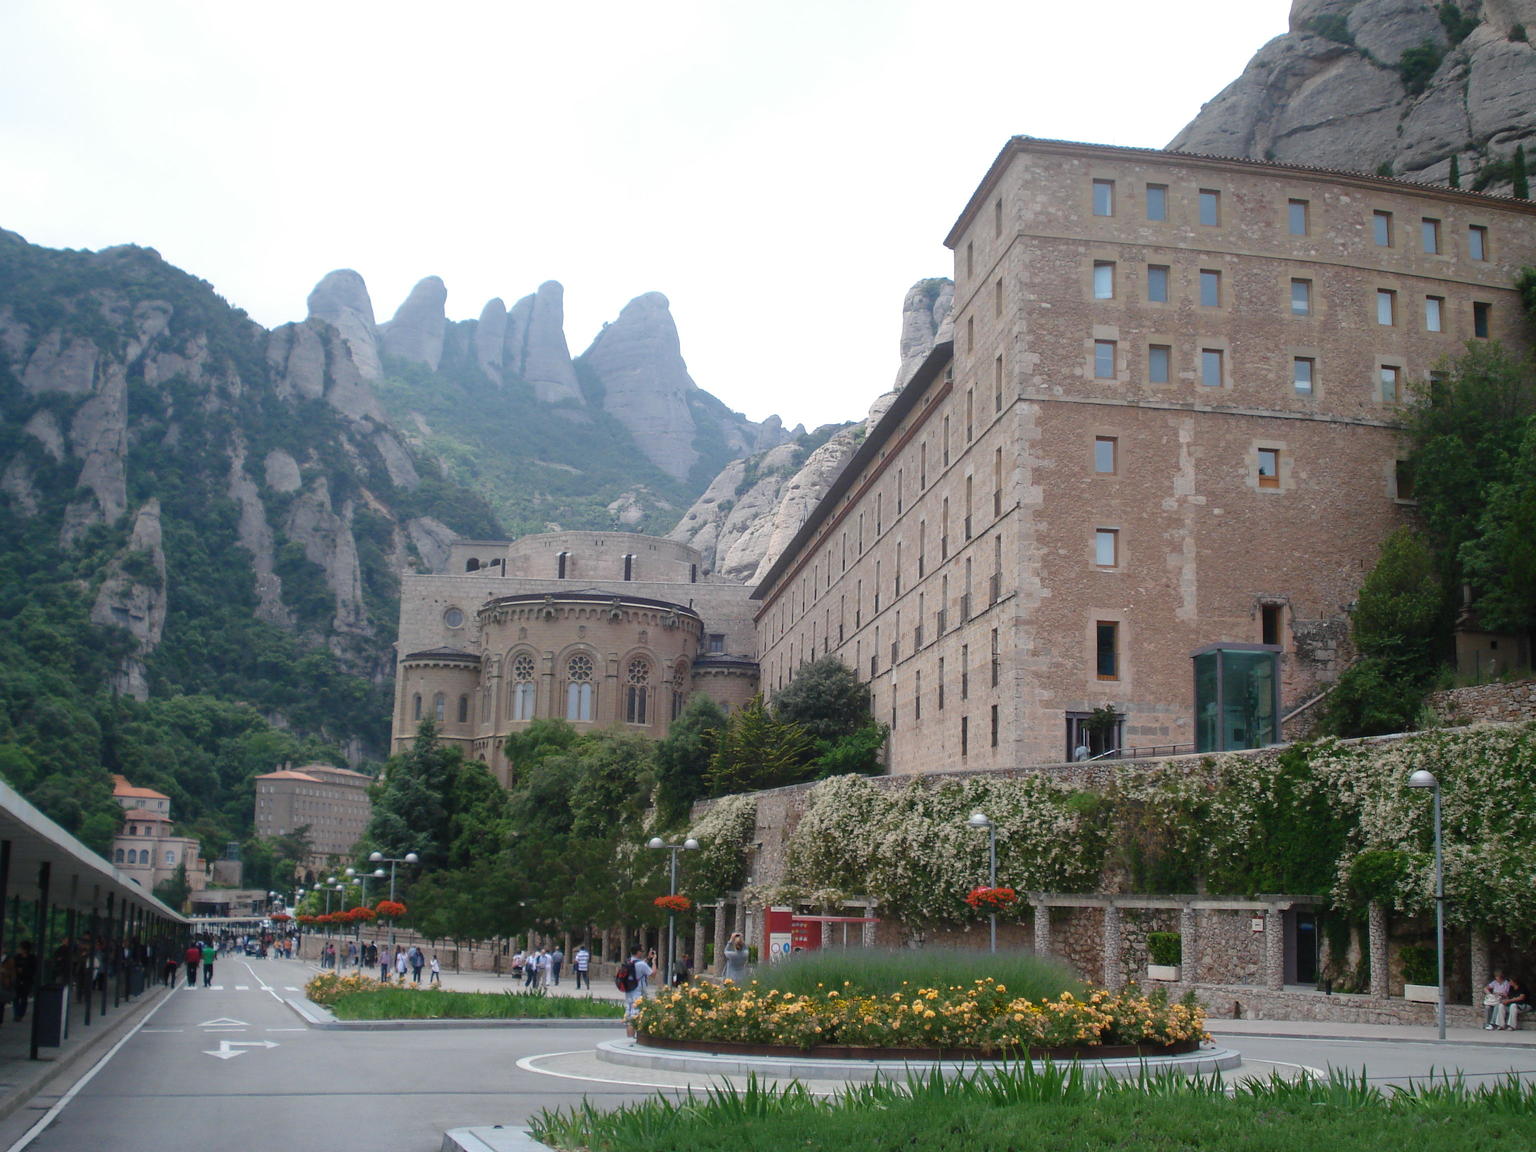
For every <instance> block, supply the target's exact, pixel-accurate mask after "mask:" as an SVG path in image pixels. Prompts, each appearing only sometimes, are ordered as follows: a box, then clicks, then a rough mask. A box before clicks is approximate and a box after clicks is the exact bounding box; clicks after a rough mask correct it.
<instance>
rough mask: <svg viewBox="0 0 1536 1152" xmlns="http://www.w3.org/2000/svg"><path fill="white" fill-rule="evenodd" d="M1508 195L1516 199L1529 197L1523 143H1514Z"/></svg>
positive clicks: (1529, 189) (1528, 181)
mask: <svg viewBox="0 0 1536 1152" xmlns="http://www.w3.org/2000/svg"><path fill="white" fill-rule="evenodd" d="M1510 183H1511V185H1512V187H1511V188H1510V195H1511V196H1513V197H1514V198H1515V199H1517V200H1529V199H1530V198H1531V182H1530V177H1529V176H1528V175H1527V173H1526V170H1525V145H1524V144H1517V145H1515V158H1514V161H1513V163H1512V164H1511V165H1510Z"/></svg>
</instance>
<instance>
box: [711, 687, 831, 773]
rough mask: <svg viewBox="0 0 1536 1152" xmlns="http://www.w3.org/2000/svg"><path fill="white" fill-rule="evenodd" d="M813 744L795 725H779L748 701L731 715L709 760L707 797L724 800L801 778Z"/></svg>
mask: <svg viewBox="0 0 1536 1152" xmlns="http://www.w3.org/2000/svg"><path fill="white" fill-rule="evenodd" d="M815 757H816V742H815V740H813V739H812V738H811V735H810V733H808V732H807V731H806V730H805V729H804V728H802V727H800V725H798V724H795V723H792V722H788V721H784V720H780V719H779V718H778V717H777V716H775V715H773V714H772V713H771V712H769V711H768V709H767V708H766V707H765V706H764V704H763V698H762V697H761V696H754V697H752V699H751V700H750V701H749V702H748V703H747V704H746V705H744V706H743V707H741V708H739V709H737V710H736V711H735V712H733V713H731V717H730V720H729V721H728V722H727V723H726V726H725V729H724V731H722V732H721V734H720V737H719V739H718V741H717V742H716V744H715V751H714V753H713V755H711V756H710V758H709V778H708V779H709V793H710V795H711V796H727V795H730V794H732V793H736V792H755V791H757V790H759V789H762V788H777V787H780V786H781V785H784V784H793V783H795V782H796V781H798V780H803V779H806V778H807V777H806V769H807V767H808V766H809V765H810V764H811V763H812V761H813V760H814V759H815Z"/></svg>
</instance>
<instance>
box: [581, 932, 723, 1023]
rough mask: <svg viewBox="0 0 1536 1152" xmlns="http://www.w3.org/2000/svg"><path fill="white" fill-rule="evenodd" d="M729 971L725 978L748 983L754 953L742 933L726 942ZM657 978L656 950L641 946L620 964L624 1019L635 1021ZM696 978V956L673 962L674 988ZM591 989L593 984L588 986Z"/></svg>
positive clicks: (616, 978)
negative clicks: (694, 964) (694, 962)
mask: <svg viewBox="0 0 1536 1152" xmlns="http://www.w3.org/2000/svg"><path fill="white" fill-rule="evenodd" d="M723 955H724V958H725V972H724V973H723V978H724V979H726V980H734V981H735V982H736V983H738V984H744V983H746V979H747V961H748V959H749V958H750V956H751V953H750V952H749V950H748V949H747V942H746V940H745V938H743V936H742V934H741V933H740V932H732V933H731V938H730V939H729V940H727V941H726V944H725V950H724V953H723ZM655 975H656V949H654V948H652V949H651V950H650V951H649V952H647V951H646V950H645V949H644V948H642V947H641V946H640V945H638V944H637V945H635V947H633V948H631V949H630V950H629V959H628V960H626V961H624V963H622V964H620V965H619V970H618V973H617V974H616V975H615V976H614V983H615V984H616V985H617V987H618V989H619V991H621V992H623V993H624V1019H626V1020H631V1019H633V1018H634V1015H635V1010H636V1008H637V1007H638V1005H639V1003H640V1001H642V1000H644V999H645V995H646V993H647V992H648V991H649V990H650V986H651V979H652V978H653V977H654V976H655ZM692 979H693V957H692V956H690V955H689V954H688V953H686V952H685V953H683V954H682V955H681V956H679V957H678V958H677V959H676V960H675V961H673V963H672V975H671V979H670V980H669V981H668V982H669V983H670V984H671V985H672V986H673V987H674V988H675V987H678V986H680V985H683V984H687V983H688V982H689V981H690V980H692ZM587 986H588V987H589V988H590V987H591V984H590V982H589V983H588V985H587Z"/></svg>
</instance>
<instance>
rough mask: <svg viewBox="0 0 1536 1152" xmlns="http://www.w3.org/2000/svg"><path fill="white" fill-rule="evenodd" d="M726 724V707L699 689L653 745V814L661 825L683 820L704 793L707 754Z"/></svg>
mask: <svg viewBox="0 0 1536 1152" xmlns="http://www.w3.org/2000/svg"><path fill="white" fill-rule="evenodd" d="M725 725H726V716H725V709H723V708H721V707H720V705H718V704H716V703H715V702H714V701H713V700H711V699H710V698H709V697H708V696H705V695H703V694H702V693H700V694H698V695H695V696H694V697H693V698H692V699H690V700H689V701H688V704H687V706H686V707H684V709H683V711H682V714H681V715H680V716H678V718H677V719H676V720H674V721H672V726H671V727H670V728H669V729H667V735H666V738H665V739H664V740H662V741H661V742H660V743H658V744H657V745H656V817H657V821H658V822H659V823H660V824H661V825H662V826H663V827H671V826H673V825H676V824H680V823H682V822H683V821H684V820H686V819H687V817H688V812H689V810H690V809H691V808H692V807H693V802H694V801H695V800H698V799H700V798H701V797H703V796H704V795H706V794H707V792H708V784H707V778H708V776H709V758H710V755H711V754H712V753H713V752H714V748H715V741H716V740H717V739H718V738H719V735H720V733H721V732H722V731H724V729H725Z"/></svg>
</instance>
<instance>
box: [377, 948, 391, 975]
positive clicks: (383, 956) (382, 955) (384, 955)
mask: <svg viewBox="0 0 1536 1152" xmlns="http://www.w3.org/2000/svg"><path fill="white" fill-rule="evenodd" d="M378 953H379V957H378V959H379V983H380V984H388V983H389V948H388V947H384V948H380V949H379V950H378Z"/></svg>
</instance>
